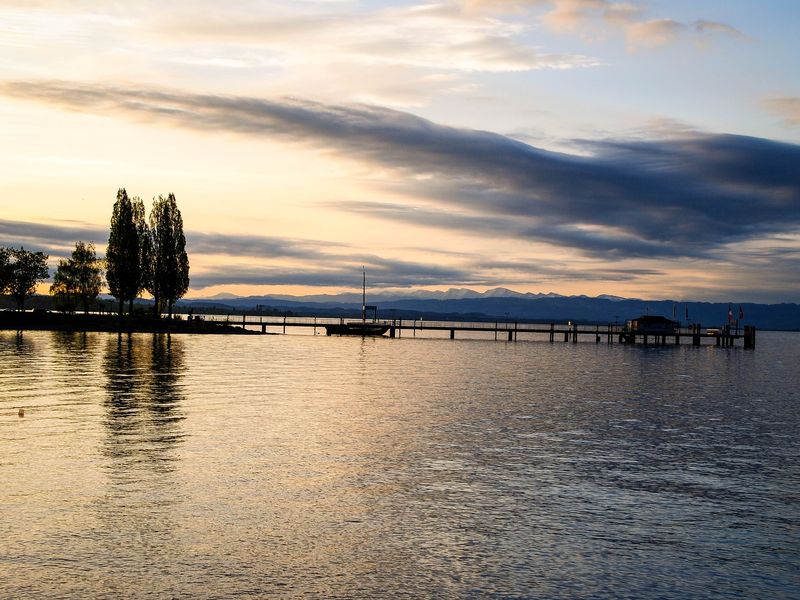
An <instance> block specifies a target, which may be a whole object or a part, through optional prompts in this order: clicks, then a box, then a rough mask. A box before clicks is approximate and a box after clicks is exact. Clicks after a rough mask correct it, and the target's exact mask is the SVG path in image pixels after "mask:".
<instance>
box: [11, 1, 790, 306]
mask: <svg viewBox="0 0 800 600" xmlns="http://www.w3.org/2000/svg"><path fill="white" fill-rule="evenodd" d="M798 27H800V2H797V1H796V0H764V1H761V2H751V1H744V0H742V1H734V0H725V1H723V0H719V1H717V0H708V1H697V0H694V1H689V0H669V1H667V0H661V1H656V0H650V1H640V2H618V1H612V0H460V1H459V0H439V1H436V0H431V1H429V2H403V1H393V2H389V1H377V0H364V1H355V0H352V1H351V0H316V1H314V0H308V1H306V0H285V1H272V0H261V1H250V2H229V3H220V2H216V1H211V0H199V1H198V0H195V1H192V2H180V1H176V2H163V1H155V0H142V1H137V2H107V1H99V0H98V1H94V0H41V1H22V0H20V1H14V0H10V1H9V0H0V207H1V208H2V210H0V245H14V246H19V245H20V244H21V245H24V246H25V247H26V248H28V249H33V250H44V251H46V252H48V253H49V254H50V255H51V265H52V264H55V262H56V261H57V259H58V258H59V257H64V256H66V255H67V254H69V252H70V250H71V248H72V247H73V245H74V242H75V241H77V240H79V239H81V240H86V241H94V242H95V243H96V245H97V248H98V250H99V251H100V253H102V251H103V250H104V246H105V242H106V240H107V238H108V224H109V220H110V217H111V209H112V205H113V202H114V200H115V198H116V193H117V189H118V188H120V187H125V188H126V189H127V191H128V193H129V195H131V196H140V197H141V198H142V199H144V200H145V204H146V206H147V207H148V210H149V206H150V203H151V201H152V198H153V197H154V196H157V195H159V194H162V195H166V194H167V193H169V192H173V193H174V194H175V195H176V198H177V200H178V206H179V207H180V209H181V211H182V213H183V219H184V226H185V230H186V237H187V242H188V251H189V257H190V261H191V274H190V276H191V289H190V292H189V294H188V296H190V297H202V296H211V295H214V294H217V293H220V292H229V293H236V294H241V295H251V294H268V293H297V294H305V293H323V292H337V291H344V290H351V289H353V288H357V287H358V286H359V285H360V281H361V272H360V270H361V266H362V265H364V266H365V267H366V269H367V274H368V278H369V280H370V285H371V286H372V287H375V288H389V289H399V288H414V289H416V288H428V289H446V288H449V287H470V288H473V289H476V290H479V291H480V290H486V289H489V288H493V287H498V286H503V287H509V288H512V289H515V290H518V291H531V292H557V293H562V294H586V295H590V296H596V295H599V294H614V295H619V296H628V297H640V298H670V299H675V300H720V301H734V302H737V301H738V302H743V301H762V302H783V301H789V302H800V36H798V34H797V31H798Z"/></svg>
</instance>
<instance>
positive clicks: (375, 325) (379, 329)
mask: <svg viewBox="0 0 800 600" xmlns="http://www.w3.org/2000/svg"><path fill="white" fill-rule="evenodd" d="M362 275H363V279H362V285H361V320H360V321H342V322H341V323H337V324H336V325H325V331H326V333H327V334H328V335H360V336H362V337H364V336H368V335H369V336H378V335H383V334H384V333H386V332H387V331H388V330H389V325H387V324H386V323H382V322H380V321H378V320H377V313H378V308H377V307H376V306H367V271H366V270H365V269H362ZM368 310H371V311H372V320H371V321H367V311H368Z"/></svg>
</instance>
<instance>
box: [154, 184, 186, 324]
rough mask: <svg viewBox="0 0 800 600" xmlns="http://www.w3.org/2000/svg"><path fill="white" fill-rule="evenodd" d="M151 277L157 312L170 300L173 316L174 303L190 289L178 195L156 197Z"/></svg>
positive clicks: (170, 312) (168, 308)
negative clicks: (176, 198) (176, 196)
mask: <svg viewBox="0 0 800 600" xmlns="http://www.w3.org/2000/svg"><path fill="white" fill-rule="evenodd" d="M148 258H149V260H148V266H149V268H150V269H151V270H150V272H149V274H148V277H147V280H148V286H149V287H148V288H147V291H149V292H150V293H151V294H152V295H153V299H154V301H155V309H154V310H155V312H156V315H159V314H161V313H160V309H161V304H162V303H166V304H167V312H168V314H169V317H170V318H172V306H173V304H174V303H175V301H176V300H178V299H179V298H182V297H183V295H184V294H185V293H186V292H187V290H188V289H189V257H188V256H187V255H186V238H185V237H184V234H183V218H182V217H181V211H180V210H179V209H178V205H177V203H176V201H175V195H174V194H169V196H167V197H166V198H164V197H163V196H159V197H158V198H157V199H155V200H153V208H152V210H151V211H150V235H149V246H148Z"/></svg>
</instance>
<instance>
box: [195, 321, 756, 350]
mask: <svg viewBox="0 0 800 600" xmlns="http://www.w3.org/2000/svg"><path fill="white" fill-rule="evenodd" d="M203 318H205V319H208V320H214V321H224V322H225V323H227V324H229V325H234V326H239V327H244V328H259V329H261V333H283V334H285V333H286V329H287V328H295V327H300V328H312V329H313V330H314V333H317V330H320V331H321V332H324V331H325V325H334V324H339V323H342V322H344V321H345V319H337V318H324V317H288V316H286V317H275V316H259V315H246V314H244V315H204V317H203ZM382 322H383V323H385V324H386V325H388V326H389V331H388V334H387V335H388V337H390V338H395V337H402V336H406V337H408V336H409V335H411V336H413V337H416V335H417V333H420V334H424V333H425V332H446V333H448V334H449V337H450V339H451V340H453V339H456V333H457V332H458V333H465V332H470V333H477V332H483V333H487V334H491V335H493V337H494V339H495V340H505V341H509V342H514V341H517V339H518V338H519V336H520V335H523V336H526V337H530V336H536V338H535V339H541V337H544V338H545V340H547V341H549V342H556V341H559V342H571V343H573V344H577V343H578V340H579V339H580V340H583V341H589V342H592V341H593V342H594V343H596V344H599V343H601V342H602V343H606V344H614V343H620V344H629V345H636V344H639V345H651V346H652V345H655V346H667V345H680V344H682V343H688V344H691V345H693V346H702V345H715V346H717V347H722V348H729V347H734V346H737V345H739V341H740V340H741V345H742V346H743V347H744V348H746V349H754V348H755V342H756V328H755V327H753V326H750V325H745V326H744V328H743V330H742V331H741V333H740V332H739V331H737V330H734V329H729V328H719V329H717V328H713V329H705V330H704V329H703V328H702V327H701V326H700V325H691V326H689V327H682V328H679V329H676V330H675V331H673V332H668V333H662V332H648V331H629V330H626V329H625V328H624V327H623V326H621V325H614V324H610V323H609V324H606V325H578V324H577V323H567V324H563V323H561V324H556V323H549V324H541V323H538V324H537V323H518V322H506V321H494V322H489V323H487V322H478V321H423V320H420V319H416V320H411V319H391V320H383V321H382Z"/></svg>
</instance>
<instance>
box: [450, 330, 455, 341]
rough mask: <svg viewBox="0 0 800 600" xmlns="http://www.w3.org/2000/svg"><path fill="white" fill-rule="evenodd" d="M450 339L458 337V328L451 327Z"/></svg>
mask: <svg viewBox="0 0 800 600" xmlns="http://www.w3.org/2000/svg"><path fill="white" fill-rule="evenodd" d="M450 339H451V340H454V339H456V330H455V329H451V330H450Z"/></svg>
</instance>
